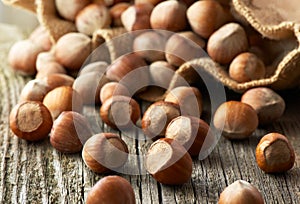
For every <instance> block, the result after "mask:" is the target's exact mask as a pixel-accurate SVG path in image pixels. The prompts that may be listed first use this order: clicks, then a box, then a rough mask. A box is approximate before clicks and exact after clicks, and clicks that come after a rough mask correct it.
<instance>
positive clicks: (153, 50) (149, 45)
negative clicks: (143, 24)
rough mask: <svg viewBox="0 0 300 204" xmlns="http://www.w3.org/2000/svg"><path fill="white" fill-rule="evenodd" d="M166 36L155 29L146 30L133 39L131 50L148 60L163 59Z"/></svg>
mask: <svg viewBox="0 0 300 204" xmlns="http://www.w3.org/2000/svg"><path fill="white" fill-rule="evenodd" d="M166 41H167V38H166V37H165V36H164V35H162V34H160V33H158V32H155V31H146V32H144V33H142V34H140V35H138V36H137V37H136V38H135V39H134V41H133V51H134V52H135V53H136V54H137V55H139V56H140V57H142V58H144V59H145V60H146V61H148V62H154V61H158V60H164V59H165V53H164V50H165V45H166Z"/></svg>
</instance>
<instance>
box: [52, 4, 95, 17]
mask: <svg viewBox="0 0 300 204" xmlns="http://www.w3.org/2000/svg"><path fill="white" fill-rule="evenodd" d="M90 3H91V0H68V1H66V0H55V6H56V9H57V11H58V13H59V15H60V16H62V17H63V18H65V19H67V20H69V21H74V20H75V17H76V15H77V13H78V12H79V11H80V10H82V9H83V8H84V7H86V6H87V5H88V4H90Z"/></svg>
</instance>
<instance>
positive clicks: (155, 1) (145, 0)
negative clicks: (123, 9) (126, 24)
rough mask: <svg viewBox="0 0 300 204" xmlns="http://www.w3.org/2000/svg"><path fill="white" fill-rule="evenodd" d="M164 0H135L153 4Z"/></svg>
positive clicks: (135, 1)
mask: <svg viewBox="0 0 300 204" xmlns="http://www.w3.org/2000/svg"><path fill="white" fill-rule="evenodd" d="M162 1H163V0H134V3H135V4H152V5H153V6H155V5H157V4H158V3H160V2H162Z"/></svg>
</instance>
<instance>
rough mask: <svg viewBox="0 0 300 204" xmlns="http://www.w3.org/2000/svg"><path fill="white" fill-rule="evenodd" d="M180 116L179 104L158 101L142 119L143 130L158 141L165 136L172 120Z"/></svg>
mask: <svg viewBox="0 0 300 204" xmlns="http://www.w3.org/2000/svg"><path fill="white" fill-rule="evenodd" d="M178 116H180V110H179V106H178V105H177V104H174V103H171V102H165V101H158V102H155V103H153V104H152V105H150V106H149V108H148V109H147V110H146V112H145V113H144V115H143V118H142V129H143V131H144V133H145V135H147V136H148V137H150V138H152V139H154V140H155V139H157V138H158V137H162V136H164V135H165V132H166V128H167V126H168V124H169V123H170V121H171V120H173V119H174V118H176V117H178Z"/></svg>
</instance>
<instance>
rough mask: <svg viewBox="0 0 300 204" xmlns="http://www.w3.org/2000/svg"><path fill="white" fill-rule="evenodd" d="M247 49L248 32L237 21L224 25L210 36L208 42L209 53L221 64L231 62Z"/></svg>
mask: <svg viewBox="0 0 300 204" xmlns="http://www.w3.org/2000/svg"><path fill="white" fill-rule="evenodd" d="M247 49H248V39H247V36H246V32H245V30H244V28H243V27H242V26H240V25H239V24H237V23H228V24H225V25H223V26H222V27H221V28H219V29H218V30H216V31H215V32H214V33H213V34H212V35H211V36H210V38H209V39H208V42H207V53H208V55H209V56H210V57H211V58H212V59H213V60H214V61H215V62H218V63H220V64H228V63H230V62H231V61H232V60H233V59H234V58H235V57H236V56H237V55H238V54H240V53H242V52H245V51H247Z"/></svg>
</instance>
